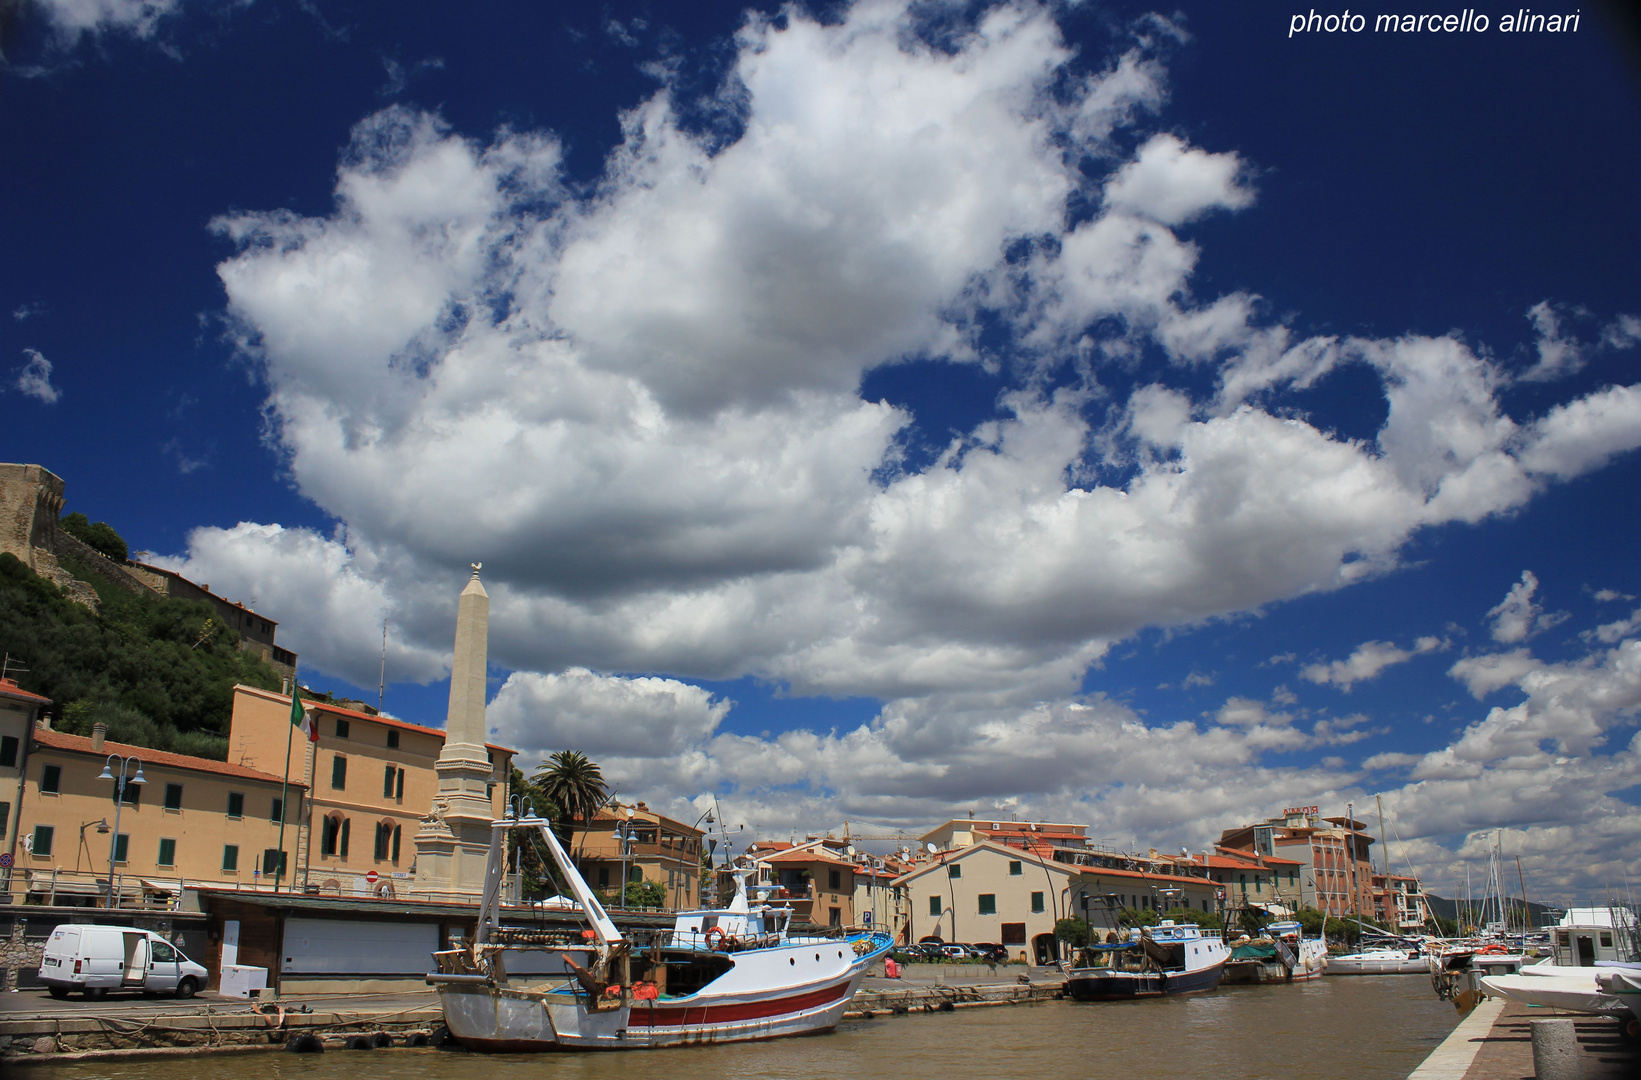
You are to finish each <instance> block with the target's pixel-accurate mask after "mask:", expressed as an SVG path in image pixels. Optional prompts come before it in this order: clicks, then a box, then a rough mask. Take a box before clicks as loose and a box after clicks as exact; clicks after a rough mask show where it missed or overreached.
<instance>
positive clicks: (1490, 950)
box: [1476, 945, 1510, 956]
mask: <svg viewBox="0 0 1641 1080" xmlns="http://www.w3.org/2000/svg"><path fill="white" fill-rule="evenodd" d="M1476 951H1477V952H1478V953H1486V954H1489V955H1492V956H1498V955H1501V954H1504V953H1508V952H1509V951H1510V950H1509V949H1506V948H1505V947H1504V946H1503V945H1483V946H1482V947H1481V948H1479V949H1477V950H1476Z"/></svg>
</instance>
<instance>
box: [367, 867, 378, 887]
mask: <svg viewBox="0 0 1641 1080" xmlns="http://www.w3.org/2000/svg"><path fill="white" fill-rule="evenodd" d="M365 881H366V882H367V883H369V884H371V885H374V884H376V871H374V870H372V871H370V872H369V873H367V874H366V875H365Z"/></svg>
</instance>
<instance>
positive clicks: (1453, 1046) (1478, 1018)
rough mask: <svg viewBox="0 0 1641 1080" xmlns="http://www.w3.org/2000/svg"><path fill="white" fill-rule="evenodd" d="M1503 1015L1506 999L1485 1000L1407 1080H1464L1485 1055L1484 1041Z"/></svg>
mask: <svg viewBox="0 0 1641 1080" xmlns="http://www.w3.org/2000/svg"><path fill="white" fill-rule="evenodd" d="M1503 1011H1504V999H1502V998H1483V999H1482V1000H1481V1001H1480V1002H1479V1003H1477V1005H1476V1007H1475V1008H1474V1009H1471V1010H1470V1015H1469V1016H1466V1017H1465V1018H1464V1019H1463V1020H1460V1021H1459V1026H1458V1027H1456V1028H1454V1029H1453V1031H1452V1032H1451V1033H1450V1034H1449V1035H1448V1036H1447V1038H1445V1039H1443V1040H1442V1041H1441V1045H1440V1046H1438V1047H1436V1049H1434V1050H1432V1051H1431V1052H1430V1056H1429V1057H1427V1058H1425V1059H1424V1063H1423V1064H1421V1065H1420V1066H1419V1067H1418V1068H1417V1069H1414V1070H1413V1072H1412V1073H1410V1074H1409V1075H1408V1078H1407V1080H1464V1076H1465V1074H1466V1073H1468V1072H1469V1071H1470V1066H1471V1064H1473V1063H1474V1062H1475V1060H1476V1055H1477V1054H1479V1053H1480V1052H1481V1048H1482V1040H1483V1039H1485V1038H1486V1037H1487V1035H1488V1033H1489V1032H1491V1031H1492V1030H1493V1023H1494V1021H1496V1020H1497V1019H1498V1018H1499V1014H1500V1013H1502V1012H1503Z"/></svg>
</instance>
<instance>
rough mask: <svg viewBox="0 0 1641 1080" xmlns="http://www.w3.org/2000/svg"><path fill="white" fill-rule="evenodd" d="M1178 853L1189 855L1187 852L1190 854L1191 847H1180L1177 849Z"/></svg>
mask: <svg viewBox="0 0 1641 1080" xmlns="http://www.w3.org/2000/svg"><path fill="white" fill-rule="evenodd" d="M1179 853H1180V854H1181V855H1189V854H1191V849H1190V848H1188V847H1182V848H1180V849H1179Z"/></svg>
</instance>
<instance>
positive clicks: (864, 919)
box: [860, 911, 872, 926]
mask: <svg viewBox="0 0 1641 1080" xmlns="http://www.w3.org/2000/svg"><path fill="white" fill-rule="evenodd" d="M860 924H861V925H862V926H871V925H872V913H871V912H870V911H863V912H861V913H860Z"/></svg>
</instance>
